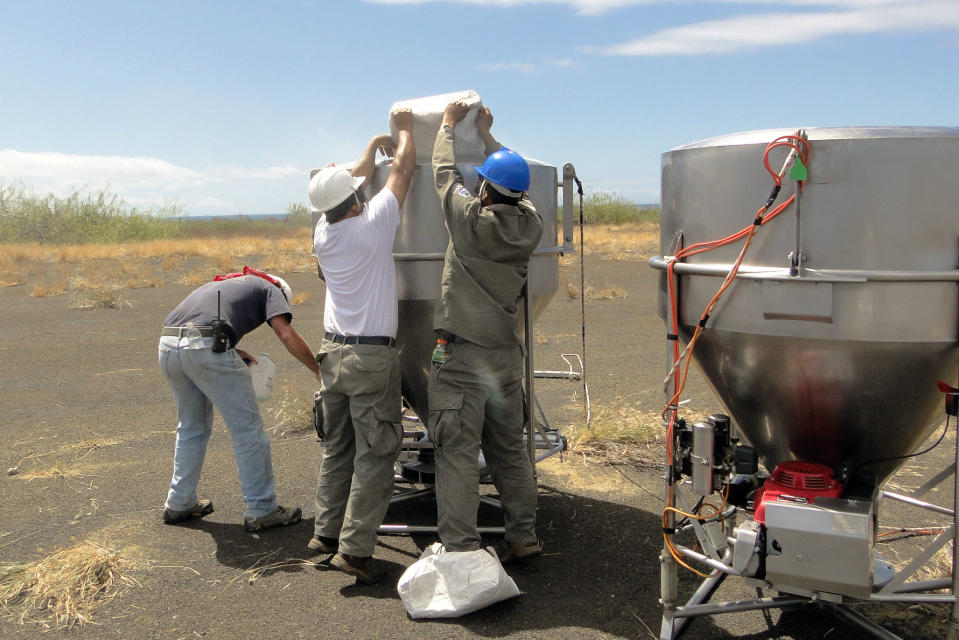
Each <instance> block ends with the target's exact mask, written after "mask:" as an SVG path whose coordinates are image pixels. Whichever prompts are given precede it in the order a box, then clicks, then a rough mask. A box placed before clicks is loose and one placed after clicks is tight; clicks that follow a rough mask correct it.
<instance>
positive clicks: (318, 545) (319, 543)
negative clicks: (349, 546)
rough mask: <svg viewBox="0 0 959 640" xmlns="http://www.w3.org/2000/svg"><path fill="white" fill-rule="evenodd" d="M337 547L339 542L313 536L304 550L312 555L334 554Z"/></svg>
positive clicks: (334, 539) (333, 539)
mask: <svg viewBox="0 0 959 640" xmlns="http://www.w3.org/2000/svg"><path fill="white" fill-rule="evenodd" d="M339 546H340V541H339V540H337V539H336V538H327V537H325V536H313V537H312V538H311V539H310V541H309V542H307V543H306V548H307V549H309V550H310V551H312V552H314V553H317V552H319V553H336V549H337V548H338V547H339Z"/></svg>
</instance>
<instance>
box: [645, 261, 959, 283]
mask: <svg viewBox="0 0 959 640" xmlns="http://www.w3.org/2000/svg"><path fill="white" fill-rule="evenodd" d="M649 266H651V267H653V268H654V269H659V270H661V271H665V270H666V268H667V267H668V266H669V256H665V257H664V256H655V257H653V258H650V259H649ZM730 267H731V265H730V264H725V263H723V264H717V263H694V264H691V263H688V262H677V263H676V264H675V266H674V267H673V271H674V272H675V273H678V274H688V275H697V276H715V277H718V278H725V277H726V276H728V275H729V269H730ZM736 277H737V278H743V279H746V280H782V281H786V282H836V283H843V282H957V281H959V269H951V270H938V271H892V270H885V271H867V270H862V269H808V268H807V269H803V273H802V277H798V278H794V277H791V276H790V275H789V268H788V267H787V268H779V267H756V266H749V265H742V266H741V267H740V268H739V271H738V272H737V273H736Z"/></svg>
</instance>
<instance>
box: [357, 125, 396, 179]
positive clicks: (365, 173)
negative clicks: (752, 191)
mask: <svg viewBox="0 0 959 640" xmlns="http://www.w3.org/2000/svg"><path fill="white" fill-rule="evenodd" d="M377 149H379V150H380V151H382V152H383V155H385V156H392V155H393V139H392V138H391V137H390V135H389V134H388V133H384V134H382V135H378V136H373V137H372V138H371V139H370V141H369V143H368V144H367V145H366V148H365V149H363V153H362V155H360V157H359V159H358V160H357V161H356V164H354V165H353V168H352V169H350V173H351V174H352V175H353V177H354V178H369V177H370V176H372V175H373V169H374V168H375V164H376V150H377Z"/></svg>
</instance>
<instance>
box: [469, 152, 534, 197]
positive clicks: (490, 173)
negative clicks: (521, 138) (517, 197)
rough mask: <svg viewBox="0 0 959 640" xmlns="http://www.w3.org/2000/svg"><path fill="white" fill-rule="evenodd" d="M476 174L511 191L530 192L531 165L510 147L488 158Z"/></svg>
mask: <svg viewBox="0 0 959 640" xmlns="http://www.w3.org/2000/svg"><path fill="white" fill-rule="evenodd" d="M476 173H478V174H480V175H481V176H483V177H484V178H486V179H487V180H489V181H490V182H492V183H493V184H497V185H499V186H501V187H505V188H507V189H509V190H510V191H518V192H524V191H528V190H529V165H528V164H526V160H523V156H521V155H519V154H518V153H516V152H515V151H513V150H512V149H510V148H508V147H503V148H502V149H500V150H499V151H497V152H496V153H494V154H492V155H491V156H490V157H488V158H487V159H486V162H484V163H483V166H482V167H480V168H479V169H477V170H476Z"/></svg>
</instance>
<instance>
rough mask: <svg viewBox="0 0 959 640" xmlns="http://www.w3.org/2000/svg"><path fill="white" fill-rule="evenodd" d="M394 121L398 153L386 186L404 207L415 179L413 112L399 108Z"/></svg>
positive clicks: (394, 158) (394, 114)
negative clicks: (407, 194)
mask: <svg viewBox="0 0 959 640" xmlns="http://www.w3.org/2000/svg"><path fill="white" fill-rule="evenodd" d="M393 123H394V124H396V129H397V134H396V135H397V144H396V154H395V155H394V156H393V168H392V169H391V170H390V177H389V178H387V179H386V186H387V188H389V190H390V191H392V192H393V195H394V196H396V201H397V202H399V203H400V206H401V207H402V206H403V201H404V200H406V192H407V191H409V189H410V183H411V182H412V181H413V170H414V169H415V168H416V145H415V144H414V142H413V112H412V111H410V110H409V109H397V110H396V111H394V112H393Z"/></svg>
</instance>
